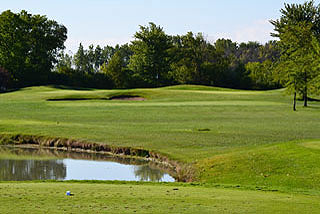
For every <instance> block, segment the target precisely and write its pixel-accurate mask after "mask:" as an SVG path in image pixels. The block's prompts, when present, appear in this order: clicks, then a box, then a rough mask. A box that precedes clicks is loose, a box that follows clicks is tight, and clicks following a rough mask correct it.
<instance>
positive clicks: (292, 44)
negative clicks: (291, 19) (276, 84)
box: [277, 22, 320, 110]
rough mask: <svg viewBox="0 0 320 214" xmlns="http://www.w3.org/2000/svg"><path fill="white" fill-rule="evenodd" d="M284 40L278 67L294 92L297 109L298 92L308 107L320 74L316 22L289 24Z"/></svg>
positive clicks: (282, 78) (281, 78)
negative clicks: (309, 98)
mask: <svg viewBox="0 0 320 214" xmlns="http://www.w3.org/2000/svg"><path fill="white" fill-rule="evenodd" d="M280 43H281V45H282V46H284V47H285V49H284V51H283V53H282V56H281V60H280V63H279V68H278V69H277V70H278V74H279V78H280V80H281V81H282V82H283V83H284V85H285V86H286V87H287V89H288V90H289V92H292V93H293V94H294V108H293V109H294V110H296V108H295V106H296V96H297V94H298V95H301V96H302V97H303V100H304V106H305V107H306V106H307V105H308V104H307V102H308V95H309V93H313V92H314V91H313V89H314V88H315V85H314V83H315V81H314V80H315V79H316V78H318V77H319V75H320V73H319V64H320V45H319V40H318V39H317V38H316V37H315V36H314V33H313V30H312V24H310V23H306V22H300V23H298V24H296V25H288V26H286V28H285V31H284V33H282V34H281V35H280Z"/></svg>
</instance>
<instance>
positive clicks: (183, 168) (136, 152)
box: [0, 134, 194, 182]
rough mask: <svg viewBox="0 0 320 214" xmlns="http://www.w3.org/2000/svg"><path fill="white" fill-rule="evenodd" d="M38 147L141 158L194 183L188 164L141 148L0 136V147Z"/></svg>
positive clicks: (177, 178)
mask: <svg viewBox="0 0 320 214" xmlns="http://www.w3.org/2000/svg"><path fill="white" fill-rule="evenodd" d="M1 144H2V145H20V146H26V145H28V146H40V147H46V148H55V149H61V150H70V151H80V152H88V153H104V154H109V155H114V156H119V157H132V158H141V159H145V160H149V161H153V162H155V163H158V164H161V165H162V166H164V167H165V168H167V169H168V170H170V171H173V172H174V175H173V177H174V178H175V179H176V180H177V181H179V182H192V181H194V177H193V175H194V169H193V167H192V166H191V165H189V164H184V163H181V162H179V161H174V160H170V159H169V158H168V157H166V156H165V155H162V154H160V153H156V152H153V151H148V150H145V149H141V148H131V147H114V146H109V145H106V144H102V143H93V142H86V141H79V140H74V139H67V138H54V137H44V136H32V135H21V134H19V135H10V134H0V145H1Z"/></svg>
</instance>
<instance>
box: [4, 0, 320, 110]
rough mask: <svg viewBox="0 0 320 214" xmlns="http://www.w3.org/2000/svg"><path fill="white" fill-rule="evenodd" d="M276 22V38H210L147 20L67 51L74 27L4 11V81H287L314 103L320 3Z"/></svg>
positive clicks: (252, 84)
mask: <svg viewBox="0 0 320 214" xmlns="http://www.w3.org/2000/svg"><path fill="white" fill-rule="evenodd" d="M280 12H281V17H280V18H279V19H277V20H272V21H271V24H273V26H274V33H273V34H272V36H274V37H275V39H276V40H274V41H269V42H267V43H266V44H260V43H258V42H247V43H240V44H238V43H236V42H233V41H231V40H230V39H218V40H217V41H215V42H214V43H211V42H209V41H208V40H207V39H206V38H205V36H204V35H203V34H202V33H198V34H194V33H192V32H188V33H186V34H185V35H167V34H166V33H165V31H164V29H163V28H162V27H161V26H157V25H156V24H154V23H152V22H151V23H149V24H148V25H146V26H140V28H139V30H138V31H137V32H136V33H135V35H134V40H133V41H131V42H130V43H128V44H124V45H116V46H114V47H112V46H105V47H100V46H96V47H95V46H93V45H91V46H89V48H88V49H85V48H84V47H83V45H82V44H80V45H79V48H78V50H77V52H76V53H75V54H69V53H65V52H64V49H65V47H64V42H65V40H66V39H67V29H66V28H65V27H64V26H63V25H61V24H58V23H57V22H56V21H54V20H49V19H47V17H46V16H40V15H32V14H29V13H27V12H26V11H21V12H20V13H17V14H15V13H12V12H11V11H4V12H3V13H1V14H0V86H1V88H2V89H5V88H10V87H11V88H14V87H25V86H30V85H45V84H60V85H69V86H75V87H95V88H136V87H161V86H168V85H176V84H200V85H208V86H220V87H229V88H239V89H274V88H280V87H286V88H287V89H288V92H290V93H292V94H293V95H294V109H295V105H296V99H297V97H301V98H303V100H304V105H305V106H307V102H308V99H309V96H311V95H312V94H318V93H319V86H320V84H319V82H320V80H319V79H320V75H319V65H320V62H319V59H320V7H319V5H315V3H314V1H307V2H305V3H303V4H285V6H284V8H283V9H281V11H280Z"/></svg>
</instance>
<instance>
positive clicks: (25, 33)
mask: <svg viewBox="0 0 320 214" xmlns="http://www.w3.org/2000/svg"><path fill="white" fill-rule="evenodd" d="M66 39H67V29H66V28H65V27H64V26H63V25H60V24H58V23H57V22H56V21H54V20H49V19H48V18H47V17H46V16H41V15H32V14H29V13H27V12H26V11H24V10H23V11H21V12H20V13H17V14H16V13H13V12H11V11H10V10H7V11H4V12H2V13H1V14H0V66H1V67H3V68H5V69H6V70H8V72H9V73H10V74H11V77H12V80H13V82H14V83H16V86H26V85H33V84H46V83H47V82H46V81H47V80H48V76H49V74H50V72H51V69H52V68H53V64H54V63H55V61H56V58H57V55H58V53H59V51H60V50H62V49H64V42H65V40H66Z"/></svg>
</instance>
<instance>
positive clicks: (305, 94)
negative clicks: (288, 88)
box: [303, 86, 308, 107]
mask: <svg viewBox="0 0 320 214" xmlns="http://www.w3.org/2000/svg"><path fill="white" fill-rule="evenodd" d="M303 101H304V105H303V106H304V107H308V89H307V86H305V87H304V92H303Z"/></svg>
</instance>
